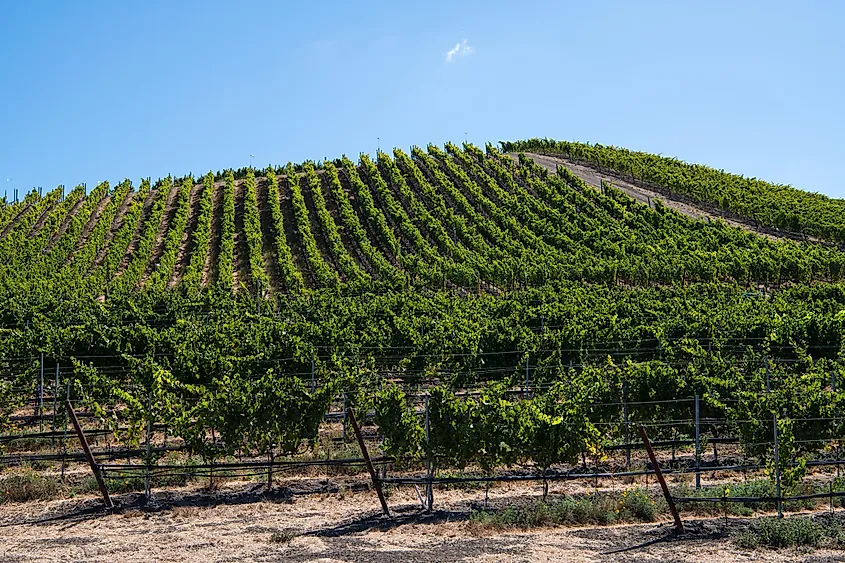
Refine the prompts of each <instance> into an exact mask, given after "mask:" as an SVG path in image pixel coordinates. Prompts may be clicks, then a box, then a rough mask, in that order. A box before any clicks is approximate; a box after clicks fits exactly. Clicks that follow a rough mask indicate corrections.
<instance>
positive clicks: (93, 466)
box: [65, 401, 114, 510]
mask: <svg viewBox="0 0 845 563" xmlns="http://www.w3.org/2000/svg"><path fill="white" fill-rule="evenodd" d="M65 408H66V409H67V414H68V417H69V418H70V421H71V422H72V423H73V429H74V430H76V435H77V436H78V437H79V443H80V444H82V450H83V451H84V452H85V457H86V458H87V459H88V465H90V466H91V471H93V472H94V479H96V480H97V486H98V487H100V492H101V493H102V495H103V502H104V503H105V505H106V508H107V509H109V510H112V509H114V504H112V501H111V497H110V496H109V490H108V489H107V488H106V483H105V481H103V475H102V474H101V473H100V466H99V465H97V462H96V460H95V459H94V454H92V453H91V447H90V446H89V445H88V440H86V439H85V434H83V433H82V427H81V426H80V425H79V420H78V419H77V418H76V413H75V412H73V407H71V406H70V401H65Z"/></svg>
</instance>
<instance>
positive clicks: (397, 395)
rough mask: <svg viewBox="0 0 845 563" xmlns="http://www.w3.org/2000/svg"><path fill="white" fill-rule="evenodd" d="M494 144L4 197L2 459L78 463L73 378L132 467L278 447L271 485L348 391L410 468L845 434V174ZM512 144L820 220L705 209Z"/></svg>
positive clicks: (804, 446) (391, 461)
mask: <svg viewBox="0 0 845 563" xmlns="http://www.w3.org/2000/svg"><path fill="white" fill-rule="evenodd" d="M502 149H503V150H502V151H500V150H498V149H496V148H494V147H493V146H490V145H488V146H487V147H486V148H485V149H484V150H482V149H479V148H477V147H474V146H472V145H468V144H465V145H463V146H461V147H459V146H456V145H452V144H447V145H446V146H445V147H443V148H442V149H441V148H439V147H435V146H429V147H427V149H421V148H418V147H414V148H412V149H411V150H410V153H406V152H404V151H402V150H399V149H395V150H394V151H393V153H392V155H391V154H387V153H384V152H379V153H378V154H377V156H376V157H375V159H372V158H370V157H368V156H366V155H362V156H361V157H360V159H359V160H358V162H354V161H352V160H350V159H349V158H347V157H342V158H340V159H336V160H333V161H332V160H324V161H321V162H305V163H303V164H300V165H293V164H288V165H287V166H284V167H268V168H266V169H263V170H258V169H252V168H248V169H241V170H227V171H225V172H223V173H217V174H215V173H212V172H209V173H208V174H206V175H205V176H203V177H201V178H196V179H195V178H192V177H185V178H171V177H168V178H165V179H161V180H158V181H156V182H152V181H151V180H149V179H147V180H144V181H142V182H141V183H140V185H139V186H137V187H133V185H132V183H131V182H130V181H128V180H126V181H123V182H121V183H119V184H117V185H116V186H114V187H112V186H111V185H110V184H109V183H107V182H104V183H102V184H100V185H98V186H96V187H94V189H92V190H90V192H88V191H87V190H86V187H85V186H78V187H76V188H74V189H73V190H70V191H68V192H67V193H65V189H64V187H59V188H57V189H56V190H53V191H51V192H49V193H47V194H46V195H44V196H43V197H42V196H40V195H39V193H38V192H37V191H33V192H31V193H29V194H28V195H27V196H26V197H25V198H24V199H23V200H21V201H17V202H4V203H3V205H2V206H0V303H2V307H0V358H2V360H0V362H2V363H0V370H1V371H2V373H1V374H0V448H4V446H5V449H6V450H7V451H6V452H5V454H4V455H3V456H2V457H0V464H4V465H8V466H12V465H17V464H20V463H21V462H22V461H26V460H27V459H30V460H31V459H36V458H37V456H42V457H41V458H37V459H39V460H41V461H43V460H45V459H50V460H56V459H61V461H62V464H63V467H64V462H65V461H66V458H67V455H60V456H59V457H50V456H54V455H55V452H52V451H51V453H49V454H48V453H45V452H44V451H42V450H44V449H45V448H48V447H49V446H50V445H51V444H53V445H54V444H55V443H56V442H58V443H60V444H65V446H63V447H65V450H64V451H65V454H66V443H67V442H68V440H69V439H70V438H68V433H67V431H66V430H64V428H65V427H66V426H67V416H66V414H65V413H64V411H63V410H62V408H63V405H64V403H65V401H67V403H68V404H69V405H73V407H74V408H75V409H76V410H77V411H79V412H80V413H82V414H84V415H86V416H88V417H89V418H88V419H85V420H91V421H97V422H96V423H94V422H92V423H91V424H90V425H88V426H87V428H89V429H90V430H95V429H99V430H97V431H100V430H102V432H104V433H108V434H109V435H111V436H113V437H114V438H115V440H116V441H117V442H118V443H119V444H120V445H121V447H123V448H124V449H126V450H127V451H130V452H132V453H130V454H127V455H126V456H125V457H124V458H122V459H123V461H121V463H114V464H103V467H104V468H105V469H107V470H108V471H109V472H111V473H112V474H113V475H123V476H126V475H136V474H138V473H137V471H138V470H140V471H142V474H145V475H147V477H149V476H150V475H151V474H152V475H153V476H155V475H156V472H157V471H158V472H159V473H160V474H161V475H164V474H170V473H172V472H174V471H176V470H177V469H176V468H175V466H174V465H173V462H170V463H169V464H167V463H165V464H159V463H158V461H159V460H161V459H162V458H163V457H164V456H165V455H167V456H170V455H171V454H173V453H177V454H178V453H181V454H184V456H185V457H184V458H182V459H181V462H185V460H186V459H188V458H190V459H194V458H197V459H198V460H199V461H194V462H193V463H194V469H195V471H199V473H203V471H205V473H203V474H213V471H214V468H215V464H218V466H219V467H223V466H225V465H226V464H227V463H229V464H233V465H231V467H234V465H237V464H236V463H234V460H240V461H242V462H243V463H242V464H241V465H240V466H238V467H239V468H240V469H243V470H244V471H246V472H247V473H249V472H250V471H255V470H256V467H259V463H264V465H261V466H260V467H263V468H264V469H262V470H261V471H265V470H267V471H269V472H270V476H269V479H270V484H271V485H272V479H273V477H272V471H273V468H274V467H276V468H278V467H282V466H284V464H297V463H302V461H301V458H302V456H303V455H304V454H306V453H307V452H309V451H310V452H312V453H313V451H314V448H315V447H316V446H315V444H317V443H318V441H319V440H320V439H321V436H322V435H323V434H324V433H325V431H326V428H327V425H331V424H337V423H338V422H340V423H341V424H342V425H343V428H344V437H345V436H346V431H345V429H346V428H347V425H348V424H349V417H348V413H349V412H350V409H354V411H353V412H357V413H358V416H359V418H360V419H361V422H362V423H363V424H364V426H365V429H366V430H367V431H368V432H369V436H370V438H372V440H371V448H376V449H378V450H380V453H379V454H378V463H380V464H383V465H385V467H386V466H387V465H391V466H392V467H394V469H397V470H398V471H400V472H401V475H400V476H398V477H396V478H394V479H392V480H391V479H388V478H387V477H386V473H385V474H383V475H382V477H381V479H382V481H383V482H385V483H392V484H396V485H401V484H407V485H411V484H420V483H424V484H427V485H429V486H431V484H433V483H435V484H436V483H441V484H442V483H448V482H449V479H451V477H448V476H446V473H449V472H452V471H454V470H466V471H471V472H474V473H473V474H474V475H476V477H478V476H479V475H481V476H482V477H481V478H482V479H484V478H486V479H488V480H492V479H494V478H504V477H503V475H504V473H503V472H506V471H511V472H513V471H518V472H519V475H521V476H522V477H524V478H529V477H530V478H536V479H538V480H543V481H545V482H546V483H548V481H549V480H554V479H563V478H572V477H573V475H579V476H583V477H591V476H592V477H594V478H597V476H598V475H609V474H612V473H614V472H616V473H619V472H620V471H623V472H628V473H629V474H636V472H637V471H640V470H642V471H645V472H646V473H648V472H649V471H651V470H652V469H653V468H649V467H646V465H645V461H644V460H640V461H637V459H638V458H637V454H636V451H637V450H638V449H639V448H640V447H641V444H640V442H639V441H638V438H637V435H636V429H637V426H638V425H641V426H642V427H643V428H644V429H647V431H648V434H649V437H650V438H651V440H653V441H654V442H655V444H658V445H662V446H661V447H665V448H671V451H672V462H671V463H672V465H671V468H672V469H673V470H676V471H678V472H683V471H687V472H696V473H697V474H698V475H699V477H700V475H701V472H702V471H705V470H706V468H705V466H706V464H705V463H704V457H705V456H706V455H708V456H709V455H710V454H709V453H708V452H706V451H705V446H706V445H708V444H709V445H711V446H712V447H713V454H712V455H713V458H714V459H713V462H712V463H711V467H714V468H720V469H722V470H725V471H727V470H730V469H731V468H734V469H736V470H744V471H747V470H751V471H757V472H760V473H762V474H765V475H777V480H778V491H777V496H778V497H781V496H783V495H786V494H788V493H789V492H790V491H791V492H793V493H795V492H799V491H801V490H803V489H801V487H802V483H804V482H805V481H806V479H805V478H806V477H807V476H808V475H809V474H810V473H811V472H812V471H813V468H814V467H816V468H817V467H838V466H839V465H840V464H841V463H845V461H842V457H841V452H840V450H839V442H840V440H841V437H842V436H843V431H845V417H843V414H842V409H843V406H845V392H843V391H842V389H841V388H842V384H841V374H842V373H843V368H845V326H843V323H845V312H843V311H845V285H843V278H845V253H843V252H842V251H841V250H840V249H839V247H838V244H831V243H840V242H845V239H843V237H845V234H843V233H845V219H843V217H845V216H843V214H842V213H841V209H840V208H841V206H842V202H840V201H839V200H831V199H828V198H825V197H823V196H818V195H814V194H808V193H805V192H800V191H799V190H795V189H793V188H788V187H783V186H775V185H771V184H767V183H764V182H762V181H759V180H749V179H744V178H742V177H738V176H733V175H729V174H726V173H724V172H721V171H717V170H713V169H710V168H706V167H703V166H693V165H687V164H684V163H681V162H679V161H677V160H672V159H666V158H662V157H656V156H653V155H646V154H642V153H634V152H630V151H626V150H623V149H616V148H612V147H602V146H600V145H595V146H591V145H582V144H578V143H566V142H562V143H558V142H554V141H549V140H529V141H520V142H515V143H502ZM515 153H516V154H515ZM519 153H540V154H553V155H558V156H560V157H562V158H566V159H570V160H572V161H577V162H580V163H585V164H587V165H589V166H593V167H596V168H597V169H599V170H605V171H613V172H614V173H615V174H617V175H619V176H620V177H626V178H630V179H631V180H633V181H637V180H638V181H641V182H648V183H649V184H653V185H656V186H660V187H662V188H664V189H666V190H667V192H672V191H674V192H676V193H680V194H683V195H685V196H687V197H688V198H691V199H692V200H694V201H700V202H702V203H707V204H709V205H713V206H717V207H719V208H721V209H725V210H726V211H729V212H731V213H734V214H736V215H737V216H741V217H743V218H745V219H747V220H749V221H754V222H758V223H761V224H764V225H766V226H769V227H772V228H773V229H775V228H776V229H782V230H784V231H789V232H791V233H800V234H802V235H807V237H806V238H807V240H798V241H797V240H794V237H793V238H789V237H777V236H769V237H764V236H759V235H758V234H755V233H754V232H749V231H748V230H745V229H741V228H737V227H734V226H730V225H728V224H727V223H726V222H723V221H718V220H715V221H710V220H706V221H705V220H695V219H693V218H691V217H688V216H686V215H684V214H681V213H678V212H677V211H675V210H673V209H672V208H671V206H670V205H669V203H668V201H662V200H661V199H659V198H656V199H654V200H651V199H649V201H648V203H647V204H643V203H641V202H638V201H637V200H635V199H633V198H631V197H629V196H628V195H626V194H625V193H624V192H623V191H621V190H619V189H618V188H616V187H614V185H613V183H612V182H602V183H601V185H600V186H598V188H596V187H593V186H590V185H588V184H586V183H585V182H584V181H583V180H582V179H581V178H580V177H579V176H578V175H576V174H575V173H573V172H572V171H571V170H570V169H568V168H567V167H565V166H561V167H559V168H558V169H557V171H549V170H547V169H545V168H543V167H541V166H538V165H537V164H536V163H535V162H534V161H533V160H532V159H531V158H530V157H529V156H526V154H519ZM353 416H354V415H353ZM3 435H5V438H4V437H3ZM156 437H158V438H156ZM151 439H152V441H153V442H155V441H156V439H158V440H159V441H160V447H159V446H156V448H154V449H151V445H150V441H151ZM39 440H40V442H39ZM717 444H726V445H727V446H726V447H728V448H729V451H730V456H731V458H730V459H729V460H728V461H729V463H719V457H718V455H719V454H718V452H717V450H716V445H717ZM139 448H140V449H139ZM676 450H677V451H678V452H679V453H683V455H686V456H687V457H686V458H683V455H682V456H679V458H677V459H676V456H675V454H676ZM632 451H634V454H632ZM667 451H668V449H667ZM620 452H623V453H624V454H625V460H624V462H621V461H620V462H619V464H615V462H613V461H612V460H613V456H614V455H616V454H618V453H620ZM632 455H633V457H634V460H633V461H632ZM724 455H725V454H723V457H724ZM27 456H29V457H27ZM32 456H36V457H35V458H33V457H32ZM43 456H47V457H46V458H45V457H43ZM132 457H134V458H135V459H142V460H143V463H142V464H141V465H132V464H131V463H130V462H129V461H128V460H131V458H132ZM681 458H683V459H681ZM109 459H110V460H112V461H114V460H115V459H117V460H120V459H121V458H120V456H119V455H117V456H115V455H113V456H111V457H110V458H109ZM168 459H170V458H168ZM244 460H246V461H244ZM258 460H261V461H260V462H259V461H258ZM297 460H300V461H297ZM723 461H724V459H723ZM355 463H358V462H357V461H356V462H355ZM220 464H222V465H220ZM620 464H622V465H620ZM637 464H640V465H641V466H642V467H640V468H637V467H634V466H635V465H637ZM156 467H158V469H156ZM231 467H230V468H231ZM515 468H518V469H515ZM703 468H705V469H703ZM181 470H185V471H186V469H184V468H183V469H180V471H181ZM133 471H135V473H133ZM162 472H163V473H162ZM385 472H386V469H385ZM262 474H263V473H262ZM449 474H451V473H449ZM423 475H424V478H423V477H422V476H423ZM438 475H439V476H440V477H438ZM438 479H440V480H439V481H438ZM838 486H839V484H838V481H837V487H838ZM781 487H783V491H781ZM547 488H548V485H547V484H546V490H547ZM840 489H841V487H840ZM834 492H835V491H834V487H833V485H831V487H830V495H831V498H833V494H834ZM839 492H840V493H841V490H840V491H839ZM429 494H430V493H429ZM428 507H429V508H430V507H431V502H430V501H429V502H428Z"/></svg>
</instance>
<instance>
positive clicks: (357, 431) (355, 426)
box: [347, 407, 390, 517]
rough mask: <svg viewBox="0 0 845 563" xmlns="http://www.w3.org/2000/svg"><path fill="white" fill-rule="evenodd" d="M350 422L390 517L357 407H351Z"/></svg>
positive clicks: (380, 499)
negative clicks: (356, 416) (356, 411)
mask: <svg viewBox="0 0 845 563" xmlns="http://www.w3.org/2000/svg"><path fill="white" fill-rule="evenodd" d="M347 411H348V413H349V422H350V423H352V430H353V431H354V432H355V437H356V438H358V445H359V446H360V447H361V456H362V457H363V458H364V463H365V464H366V465H367V470H368V471H369V472H370V478H371V479H372V480H373V486H374V487H375V488H376V494H377V495H378V501H379V502H380V503H381V510H382V512H384V515H385V516H387V517H390V509H389V508H388V507H387V500H385V498H384V493H383V492H382V490H381V481H379V479H378V475H376V470H375V469H374V468H373V462H372V461H370V454H369V453H368V452H367V445H366V444H364V437H363V436H362V435H361V428H359V427H358V420H357V419H356V418H355V409H353V408H352V407H349V408H348V409H347Z"/></svg>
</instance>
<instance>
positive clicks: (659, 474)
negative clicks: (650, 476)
mask: <svg viewBox="0 0 845 563" xmlns="http://www.w3.org/2000/svg"><path fill="white" fill-rule="evenodd" d="M637 430H639V432H640V437H641V438H642V439H643V444H645V450H646V452H648V458H649V459H650V460H651V466H652V467H654V473H655V475H657V480H658V481H660V488H661V489H663V496H664V497H666V504H668V505H669V512H671V513H672V518H674V519H675V529H676V530H678V532H680V533H683V532H684V523H683V522H681V516H680V515H679V514H678V509H677V508H676V507H675V501H674V500H672V495H671V494H669V487H668V486H667V485H666V480H665V479H664V478H663V473H662V472H661V471H660V465H658V464H657V458H656V457H654V450H652V449H651V442H649V441H648V436H647V435H646V433H645V428H643V427H642V426H637Z"/></svg>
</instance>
